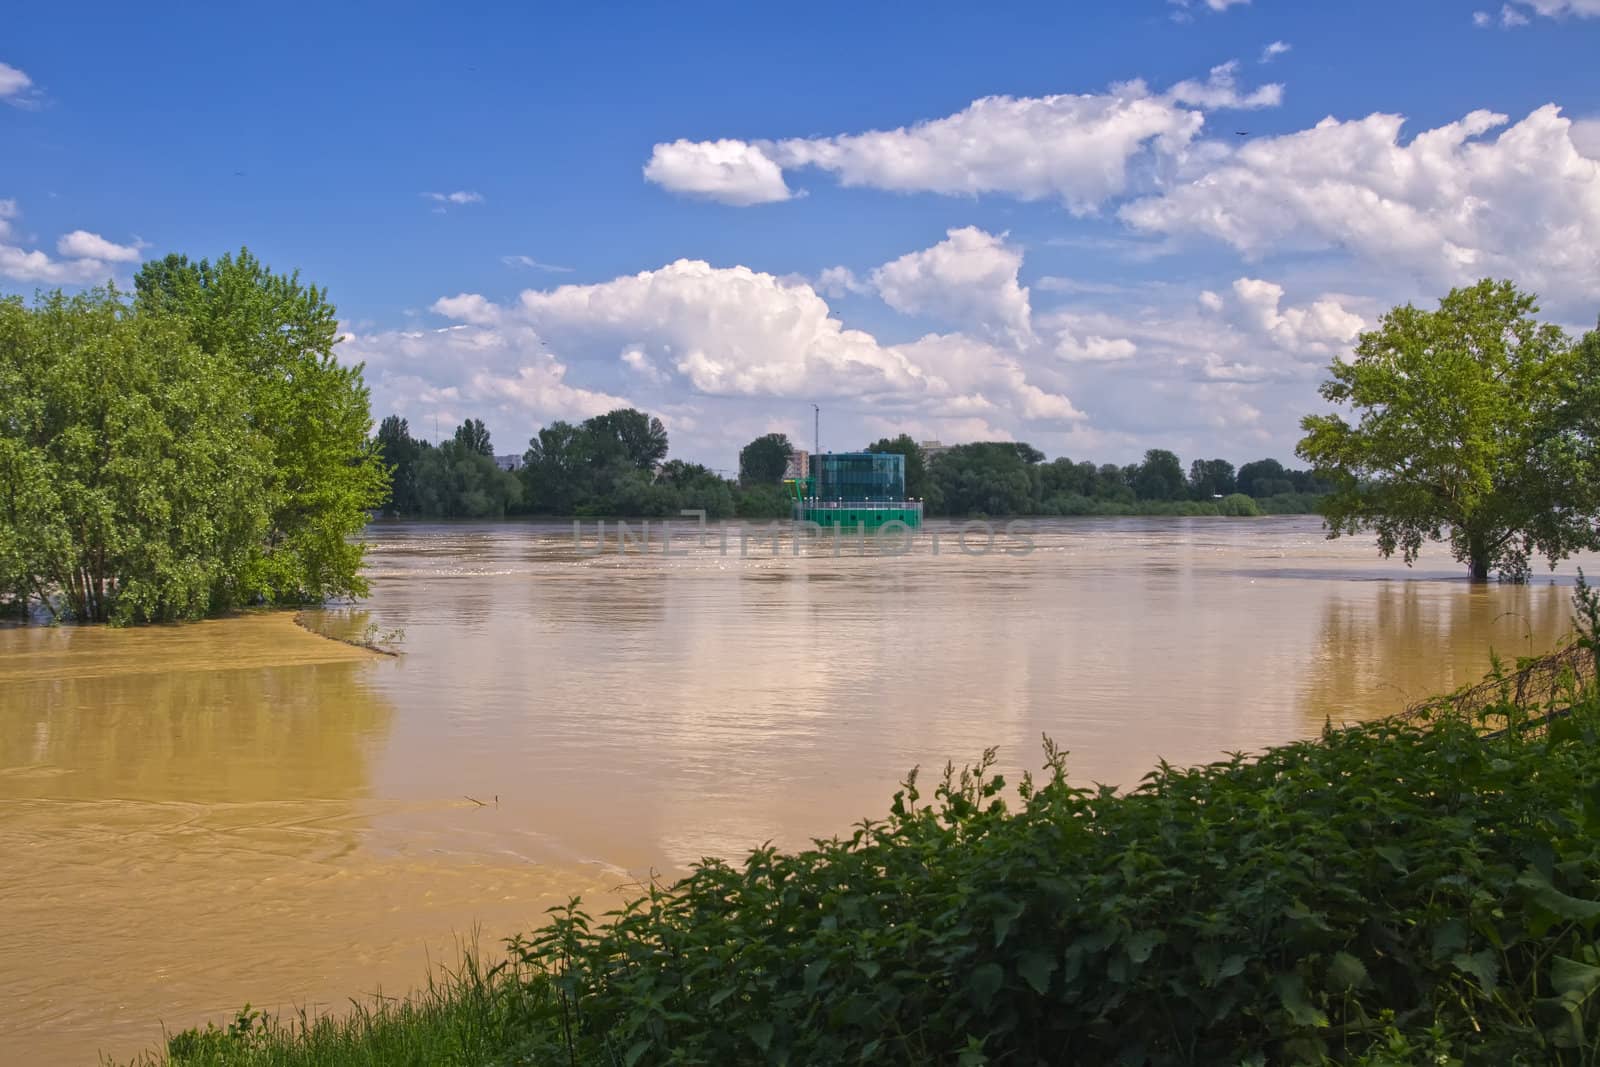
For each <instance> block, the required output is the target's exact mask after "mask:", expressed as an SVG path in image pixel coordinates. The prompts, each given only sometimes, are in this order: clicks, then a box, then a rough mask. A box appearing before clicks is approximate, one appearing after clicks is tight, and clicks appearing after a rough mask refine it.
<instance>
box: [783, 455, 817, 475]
mask: <svg viewBox="0 0 1600 1067" xmlns="http://www.w3.org/2000/svg"><path fill="white" fill-rule="evenodd" d="M810 475H811V453H809V452H807V451H806V450H805V449H803V448H796V449H794V450H793V451H791V452H790V453H789V462H788V463H787V464H785V465H784V468H783V476H784V477H785V478H807V477H810Z"/></svg>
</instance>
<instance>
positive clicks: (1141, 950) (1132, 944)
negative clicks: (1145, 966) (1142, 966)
mask: <svg viewBox="0 0 1600 1067" xmlns="http://www.w3.org/2000/svg"><path fill="white" fill-rule="evenodd" d="M1166 939H1167V935H1166V934H1164V933H1162V932H1161V931H1160V930H1140V931H1139V932H1138V933H1136V934H1134V935H1133V936H1132V937H1130V938H1128V943H1127V945H1126V946H1124V947H1125V948H1126V949H1127V952H1128V958H1129V959H1130V960H1132V961H1133V962H1134V963H1143V962H1145V961H1146V960H1148V959H1149V958H1150V954H1151V953H1152V952H1154V951H1155V950H1156V946H1157V945H1159V944H1161V943H1162V942H1163V941H1165V940H1166Z"/></svg>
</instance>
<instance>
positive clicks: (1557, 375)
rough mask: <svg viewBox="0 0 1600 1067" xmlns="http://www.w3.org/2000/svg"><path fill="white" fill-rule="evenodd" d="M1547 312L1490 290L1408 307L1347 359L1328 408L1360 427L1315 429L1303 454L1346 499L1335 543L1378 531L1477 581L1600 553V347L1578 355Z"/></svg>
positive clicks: (1333, 514) (1339, 366) (1333, 524)
mask: <svg viewBox="0 0 1600 1067" xmlns="http://www.w3.org/2000/svg"><path fill="white" fill-rule="evenodd" d="M1538 310H1539V309H1538V305H1537V303H1536V302H1535V298H1534V297H1533V296H1532V295H1530V294H1527V293H1523V292H1521V291H1519V290H1518V289H1517V288H1516V287H1515V286H1514V285H1512V284H1511V283H1510V282H1496V281H1490V280H1485V281H1482V282H1479V283H1478V284H1476V285H1474V286H1471V287H1469V288H1462V289H1454V290H1451V292H1450V294H1449V295H1448V296H1446V297H1445V298H1444V299H1443V300H1441V301H1440V302H1439V307H1438V309H1437V310H1434V311H1424V310H1420V309H1418V308H1415V307H1412V306H1411V305H1409V304H1408V305H1405V306H1403V307H1397V308H1395V309H1394V310H1392V311H1390V312H1389V313H1388V314H1387V315H1385V316H1384V317H1383V321H1382V323H1381V325H1380V326H1379V328H1378V329H1376V330H1373V331H1371V332H1368V333H1364V334H1362V335H1361V337H1360V339H1359V340H1358V342H1357V344H1356V350H1355V359H1354V361H1353V362H1350V363H1345V362H1343V361H1341V360H1335V361H1334V363H1333V365H1332V368H1331V371H1330V373H1331V378H1330V379H1329V380H1328V381H1327V382H1325V383H1324V384H1323V386H1322V390H1321V392H1322V396H1323V397H1324V398H1325V399H1327V400H1329V401H1331V402H1333V403H1335V404H1342V405H1348V406H1349V407H1350V408H1352V409H1354V411H1355V412H1357V413H1359V418H1358V421H1357V422H1356V423H1354V424H1353V425H1352V424H1351V423H1348V422H1346V421H1345V420H1344V418H1343V417H1341V416H1339V415H1312V416H1308V417H1307V418H1305V419H1304V420H1303V421H1302V423H1301V426H1302V428H1303V429H1304V430H1305V431H1306V436H1305V438H1304V439H1303V440H1302V441H1301V442H1300V447H1299V454H1300V456H1301V457H1302V458H1303V459H1305V460H1307V461H1309V462H1310V463H1311V464H1312V465H1313V466H1314V467H1315V468H1316V471H1317V473H1318V474H1320V475H1322V476H1324V477H1325V478H1327V479H1328V480H1329V481H1331V482H1332V483H1333V484H1334V486H1335V489H1334V492H1333V493H1332V494H1331V495H1330V496H1328V497H1327V498H1326V500H1325V501H1324V505H1323V507H1324V514H1325V515H1326V518H1327V523H1328V530H1329V536H1330V537H1338V536H1340V535H1341V534H1350V533H1355V532H1358V531H1361V530H1373V531H1376V533H1377V535H1378V546H1379V549H1380V550H1381V551H1382V552H1383V554H1384V555H1386V556H1387V555H1391V554H1393V553H1394V552H1395V551H1396V550H1397V549H1398V550H1399V551H1400V552H1401V553H1402V555H1403V556H1404V558H1405V560H1406V562H1407V563H1411V562H1413V561H1414V560H1415V559H1416V557H1417V553H1418V550H1419V549H1420V548H1421V546H1422V544H1423V542H1425V541H1448V542H1449V544H1450V548H1451V551H1452V553H1453V554H1454V555H1455V558H1456V559H1457V560H1458V561H1460V562H1463V563H1465V564H1466V565H1467V567H1468V568H1469V572H1470V574H1471V576H1472V578H1473V579H1474V580H1477V581H1482V580H1485V579H1487V578H1488V577H1489V574H1490V572H1491V571H1495V570H1498V571H1499V572H1500V573H1501V574H1502V575H1503V576H1505V577H1508V578H1511V579H1523V578H1525V577H1526V575H1527V572H1528V563H1529V559H1530V558H1531V557H1532V556H1533V555H1535V554H1537V555H1542V556H1544V557H1546V558H1547V559H1548V560H1549V561H1550V563H1551V565H1552V566H1554V564H1555V563H1556V561H1558V560H1560V559H1563V558H1565V557H1566V556H1567V555H1569V554H1571V553H1572V552H1574V551H1578V550H1581V549H1590V548H1597V547H1600V499H1597V483H1596V479H1595V474H1596V473H1597V470H1600V468H1597V464H1596V455H1595V449H1596V443H1597V441H1600V438H1597V437H1596V434H1595V430H1596V425H1595V423H1596V418H1597V416H1596V414H1595V412H1596V411H1597V409H1600V342H1596V341H1593V340H1591V339H1589V338H1586V339H1585V341H1584V343H1582V344H1579V345H1574V344H1572V342H1571V340H1570V338H1568V337H1567V335H1566V334H1565V333H1564V332H1563V331H1562V330H1561V329H1560V328H1559V327H1556V326H1553V325H1549V324H1546V323H1541V322H1539V321H1538V319H1537V318H1536V315H1537V314H1538Z"/></svg>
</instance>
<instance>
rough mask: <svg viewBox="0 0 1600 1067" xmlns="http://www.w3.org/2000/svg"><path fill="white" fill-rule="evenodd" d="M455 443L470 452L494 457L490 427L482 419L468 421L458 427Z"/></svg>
mask: <svg viewBox="0 0 1600 1067" xmlns="http://www.w3.org/2000/svg"><path fill="white" fill-rule="evenodd" d="M455 443H456V444H457V445H458V446H460V447H461V448H463V449H465V450H466V451H468V452H476V453H477V454H478V455H480V456H489V457H490V458H493V457H494V443H493V442H492V441H490V440H489V427H487V426H485V425H484V424H483V420H482V419H468V420H467V421H466V422H463V423H462V424H461V425H460V426H457V427H456V435H455Z"/></svg>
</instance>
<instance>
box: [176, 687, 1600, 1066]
mask: <svg viewBox="0 0 1600 1067" xmlns="http://www.w3.org/2000/svg"><path fill="white" fill-rule="evenodd" d="M1572 662H1579V661H1576V660H1574V661H1572ZM1559 674H1560V672H1559V671H1545V672H1544V673H1542V674H1540V675H1539V678H1540V679H1541V680H1542V681H1541V687H1542V688H1541V689H1540V691H1538V692H1537V693H1536V692H1535V691H1534V690H1533V689H1531V688H1530V687H1529V685H1530V684H1531V683H1528V684H1522V685H1519V684H1518V679H1516V678H1512V679H1510V680H1509V681H1508V684H1507V685H1506V686H1505V687H1504V689H1503V690H1502V689H1501V687H1499V686H1498V685H1496V686H1491V687H1490V688H1489V689H1488V690H1480V691H1479V692H1478V693H1477V694H1476V695H1475V696H1474V697H1473V698H1472V699H1469V700H1466V701H1459V702H1455V703H1446V704H1434V705H1430V706H1428V707H1425V708H1421V709H1417V710H1416V711H1414V712H1413V713H1412V714H1410V715H1407V716H1403V717H1400V718H1397V719H1389V720H1383V721H1378V722H1372V723H1367V724H1363V725H1359V726H1352V727H1345V728H1333V727H1329V728H1328V729H1326V730H1325V731H1324V732H1323V734H1322V736H1320V737H1318V738H1316V739H1314V740H1309V741H1303V742H1297V743H1293V744H1288V745H1282V746H1278V747H1275V748H1271V749H1268V750H1267V751H1265V752H1264V753H1262V754H1261V755H1260V756H1258V757H1254V758H1246V757H1244V756H1236V757H1234V758H1232V759H1229V760H1227V761H1224V762H1220V763H1215V764H1211V765H1209V766H1205V767H1198V768H1192V769H1180V768H1176V767H1171V766H1168V765H1165V764H1163V765H1162V766H1160V767H1158V768H1157V769H1156V770H1155V771H1154V772H1152V773H1151V774H1150V775H1149V776H1147V777H1146V778H1145V780H1144V781H1143V783H1142V784H1141V785H1140V786H1139V787H1137V788H1136V789H1133V790H1131V791H1128V792H1124V793H1117V792H1115V791H1113V790H1109V789H1103V788H1093V789H1085V788H1079V787H1075V786H1073V785H1071V784H1070V783H1069V782H1068V780H1067V778H1066V770H1067V766H1068V757H1067V755H1066V754H1065V753H1062V752H1059V751H1057V750H1056V749H1055V748H1054V747H1053V746H1050V745H1049V744H1048V743H1047V744H1046V749H1045V771H1044V774H1043V775H1042V776H1041V777H1040V778H1039V779H1038V780H1035V781H1028V780H1026V779H1024V781H1022V782H1021V783H1017V784H1015V785H1014V787H1008V786H1007V784H1006V783H1005V782H1004V781H1003V780H1002V779H1001V778H999V777H998V776H997V775H995V774H994V773H993V770H992V756H991V757H989V758H986V760H985V761H984V762H983V763H982V764H980V765H979V766H978V767H976V768H973V769H972V770H970V771H968V772H964V773H961V774H953V773H951V772H948V771H947V772H946V774H945V775H944V776H943V777H942V778H941V779H939V780H937V781H935V782H934V783H932V786H931V788H930V787H929V785H928V784H927V783H925V782H919V781H918V779H917V778H916V776H912V777H911V778H909V779H908V780H907V782H906V783H905V785H904V786H903V788H902V789H901V791H900V792H899V793H897V794H896V796H895V798H894V801H893V804H892V806H891V815H890V817H889V818H888V819H887V820H886V821H884V822H881V823H864V824H862V825H861V826H860V827H858V828H857V830H856V831H855V832H854V833H853V834H852V835H851V836H850V837H848V838H846V839H843V840H835V841H830V842H825V843H820V844H818V845H817V846H816V847H815V848H812V849H807V850H803V851H799V852H794V853H782V852H778V851H776V850H774V849H771V848H762V849H758V850H756V851H754V852H753V853H751V854H750V856H749V858H748V859H746V860H745V862H743V863H742V864H738V865H730V864H725V863H721V862H716V861H711V862H707V863H704V864H702V865H700V866H698V867H697V868H695V870H694V871H693V873H692V874H691V875H690V876H689V877H688V878H687V879H685V880H684V881H682V882H680V883H678V884H677V885H675V886H672V887H670V888H657V889H655V890H653V891H652V892H651V893H650V894H649V895H648V896H647V897H646V898H645V899H643V900H641V901H639V902H637V903H635V904H634V905H632V906H630V907H628V908H626V909H624V910H623V911H622V912H621V913H620V914H617V915H612V916H607V917H599V916H594V917H591V916H586V915H585V914H584V913H583V912H582V911H581V910H580V909H579V908H577V907H574V908H571V909H567V910H564V911H561V912H559V913H558V914H557V915H556V917H555V918H554V920H553V921H552V922H551V923H550V924H549V925H548V926H546V927H545V928H543V929H542V930H540V931H539V932H537V933H536V934H535V935H533V936H532V937H531V938H528V939H516V940H513V941H512V942H511V944H510V962H509V963H508V964H506V965H505V969H500V970H495V969H484V968H483V967H481V966H478V965H476V964H472V963H470V962H469V964H468V965H467V966H465V967H464V968H463V969H462V970H460V971H458V972H456V973H455V974H454V975H453V976H446V977H445V978H444V980H443V981H442V982H441V983H436V984H434V985H432V986H430V988H429V990H428V991H427V992H426V993H425V994H424V995H423V996H421V997H417V998H413V999H411V1000H409V1001H400V1002H395V1001H389V1002H379V1003H377V1004H375V1005H373V1006H371V1007H370V1008H363V1009H360V1010H358V1012H357V1013H356V1014H355V1015H353V1016H348V1017H345V1018H343V1019H323V1020H316V1021H312V1020H305V1019H300V1020H281V1019H280V1020H272V1021H266V1022H264V1021H263V1020H261V1019H260V1018H258V1017H257V1018H250V1017H248V1016H246V1017H245V1019H243V1020H241V1022H240V1023H239V1024H236V1025H235V1026H234V1027H233V1028H231V1029H220V1030H219V1029H211V1030H209V1031H205V1032H200V1031H191V1032H187V1033H184V1034H179V1035H176V1036H175V1037H174V1038H173V1039H172V1041H171V1042H170V1044H169V1047H168V1053H169V1056H168V1059H167V1062H169V1063H171V1064H173V1065H174V1067H178V1065H202V1064H204V1065H219V1067H220V1065H232V1064H252V1065H255V1064H284V1065H288V1064H350V1063H374V1064H376V1063H384V1064H390V1063H417V1064H422V1063H429V1064H440V1063H462V1064H465V1063H499V1062H503V1063H513V1062H514V1063H552V1064H555V1063H562V1064H567V1063H573V1062H576V1063H614V1062H621V1063H626V1064H651V1063H663V1062H668V1061H669V1059H670V1060H671V1061H672V1062H707V1063H759V1062H793V1063H822V1062H828V1063H843V1062H862V1061H870V1062H883V1063H951V1064H956V1063H960V1064H978V1063H988V1062H1011V1061H1015V1062H1073V1063H1085V1064H1093V1063H1114V1062H1204V1063H1211V1062H1230V1063H1235V1062H1287V1061H1293V1062H1342V1063H1362V1064H1378V1063H1411V1062H1420V1061H1423V1060H1427V1061H1428V1062H1463V1063H1509V1062H1517V1061H1523V1062H1526V1061H1527V1059H1528V1057H1533V1058H1535V1059H1538V1060H1539V1061H1540V1062H1568V1061H1570V1062H1586V1060H1585V1057H1586V1056H1589V1055H1592V1052H1593V1045H1592V1041H1593V1030H1594V1027H1595V1026H1596V1025H1597V1024H1600V995H1597V994H1600V950H1597V949H1596V947H1595V945H1594V943H1593V933H1594V930H1595V928H1596V926H1597V925H1600V900H1596V899H1595V897H1596V895H1597V894H1596V892H1595V887H1596V885H1597V884H1600V834H1597V833H1596V830H1597V829H1600V699H1597V695H1596V691H1595V688H1594V686H1593V684H1592V682H1591V683H1590V684H1588V685H1587V686H1586V687H1585V688H1584V689H1583V690H1582V691H1578V690H1577V689H1576V688H1574V687H1573V686H1570V685H1568V684H1566V683H1564V682H1558V681H1557V679H1558V677H1559ZM1530 677H1532V676H1530ZM1552 683H1554V684H1552ZM1519 691H1520V692H1521V693H1522V695H1523V697H1524V701H1525V702H1524V704H1522V705H1518V704H1516V703H1515V702H1514V701H1512V700H1510V699H1504V698H1493V696H1492V695H1493V694H1494V693H1497V692H1503V693H1504V694H1507V695H1515V694H1516V693H1518V692H1519ZM1485 693H1488V694H1490V698H1486V697H1485V695H1484V694H1485ZM1533 697H1537V698H1538V699H1537V700H1536V701H1533V702H1531V703H1529V702H1528V701H1529V698H1533ZM1552 702H1553V703H1554V704H1556V705H1559V707H1552V706H1551V704H1552ZM1551 711H1558V712H1559V713H1560V714H1559V715H1557V716H1556V717H1553V718H1547V717H1546V714H1547V713H1548V712H1551ZM602 918H604V920H605V921H604V922H602Z"/></svg>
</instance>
